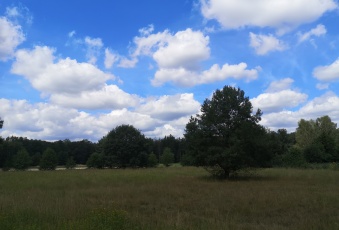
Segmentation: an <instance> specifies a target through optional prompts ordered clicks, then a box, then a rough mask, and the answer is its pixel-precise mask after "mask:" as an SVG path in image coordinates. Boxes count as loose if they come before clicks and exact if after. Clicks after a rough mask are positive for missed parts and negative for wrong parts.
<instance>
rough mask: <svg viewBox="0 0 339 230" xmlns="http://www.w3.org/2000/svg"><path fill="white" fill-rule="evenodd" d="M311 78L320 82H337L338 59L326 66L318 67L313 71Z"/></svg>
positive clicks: (338, 73) (338, 78)
mask: <svg viewBox="0 0 339 230" xmlns="http://www.w3.org/2000/svg"><path fill="white" fill-rule="evenodd" d="M313 76H314V77H315V78H316V79H318V80H320V81H336V80H339V58H338V59H337V60H336V61H335V62H333V63H332V64H330V65H328V66H318V67H316V68H315V69H314V70H313Z"/></svg>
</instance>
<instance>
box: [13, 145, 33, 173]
mask: <svg viewBox="0 0 339 230" xmlns="http://www.w3.org/2000/svg"><path fill="white" fill-rule="evenodd" d="M31 163H32V159H31V157H30V156H29V154H28V152H27V150H26V149H24V148H22V149H20V150H19V151H18V153H17V154H16V155H15V156H14V157H13V168H15V169H16V170H25V169H27V168H28V167H29V166H30V165H31Z"/></svg>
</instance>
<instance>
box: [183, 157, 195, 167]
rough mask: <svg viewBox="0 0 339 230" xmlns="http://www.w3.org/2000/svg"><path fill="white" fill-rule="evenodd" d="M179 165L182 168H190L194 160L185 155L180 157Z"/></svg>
mask: <svg viewBox="0 0 339 230" xmlns="http://www.w3.org/2000/svg"><path fill="white" fill-rule="evenodd" d="M180 163H181V165H183V166H191V165H194V158H193V156H192V155H190V154H185V155H183V156H182V157H181V161H180Z"/></svg>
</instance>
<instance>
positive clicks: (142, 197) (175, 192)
mask: <svg viewBox="0 0 339 230" xmlns="http://www.w3.org/2000/svg"><path fill="white" fill-rule="evenodd" d="M0 229H25V230H26V229H307V230H308V229H339V171H333V170H296V169H263V170H257V171H256V172H255V175H252V176H251V177H249V178H245V177H243V178H240V179H238V180H230V181H217V180H214V179H211V178H210V177H209V175H208V173H207V172H206V171H205V170H203V169H201V168H193V167H173V168H154V169H126V170H67V171H39V172H0Z"/></svg>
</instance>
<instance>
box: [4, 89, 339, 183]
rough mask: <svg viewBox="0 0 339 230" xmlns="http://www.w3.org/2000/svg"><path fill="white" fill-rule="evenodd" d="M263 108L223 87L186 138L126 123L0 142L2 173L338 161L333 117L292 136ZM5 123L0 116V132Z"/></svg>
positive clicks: (222, 170)
mask: <svg viewBox="0 0 339 230" xmlns="http://www.w3.org/2000/svg"><path fill="white" fill-rule="evenodd" d="M261 115H262V113H261V111H260V110H258V111H256V112H255V113H253V109H252V105H251V102H250V101H249V98H248V97H246V96H245V93H244V91H242V90H241V89H239V88H234V87H230V86H225V87H224V88H223V89H221V90H216V91H215V92H214V94H213V96H212V98H211V99H206V100H205V101H204V103H203V104H202V107H201V113H199V114H197V115H195V116H193V117H191V119H190V121H189V122H188V124H187V125H186V129H185V135H184V138H175V137H173V136H172V135H170V136H166V137H164V138H162V139H150V138H147V137H145V136H144V135H143V134H142V133H141V132H140V131H139V130H138V129H136V128H134V127H133V126H131V125H121V126H117V127H115V128H114V129H112V130H111V131H110V132H109V133H108V134H107V135H106V136H104V137H103V138H102V139H100V140H99V141H98V143H92V142H90V141H88V140H81V141H70V140H68V139H66V140H59V141H55V142H47V141H42V140H29V139H27V138H23V137H14V136H12V137H7V138H6V139H3V138H1V137H0V168H2V169H3V170H8V169H10V168H15V169H17V170H25V169H27V168H28V167H31V166H35V167H39V169H41V170H53V169H55V168H56V167H57V166H58V165H60V166H65V167H66V168H74V167H75V166H76V164H87V166H88V167H89V168H126V167H133V168H136V167H155V166H156V165H157V164H158V163H162V164H164V165H165V166H169V165H171V164H172V163H176V162H180V163H181V164H182V165H195V166H203V167H205V168H206V169H207V170H208V171H210V172H211V173H213V174H214V175H217V176H222V177H229V176H230V175H232V174H233V173H236V172H237V171H238V170H239V169H242V168H246V167H275V166H280V167H306V166H308V165H309V164H314V163H325V164H326V163H330V162H339V129H338V128H337V125H336V124H335V123H333V122H332V120H331V118H330V117H329V116H323V117H319V118H317V119H316V120H305V119H301V120H300V121H299V123H298V127H297V129H296V131H295V132H292V133H288V132H287V131H286V130H285V129H279V130H278V131H271V130H269V129H267V128H265V127H263V126H261V125H259V121H260V119H261ZM3 124H4V121H3V120H2V119H1V118H0V128H2V127H3Z"/></svg>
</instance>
